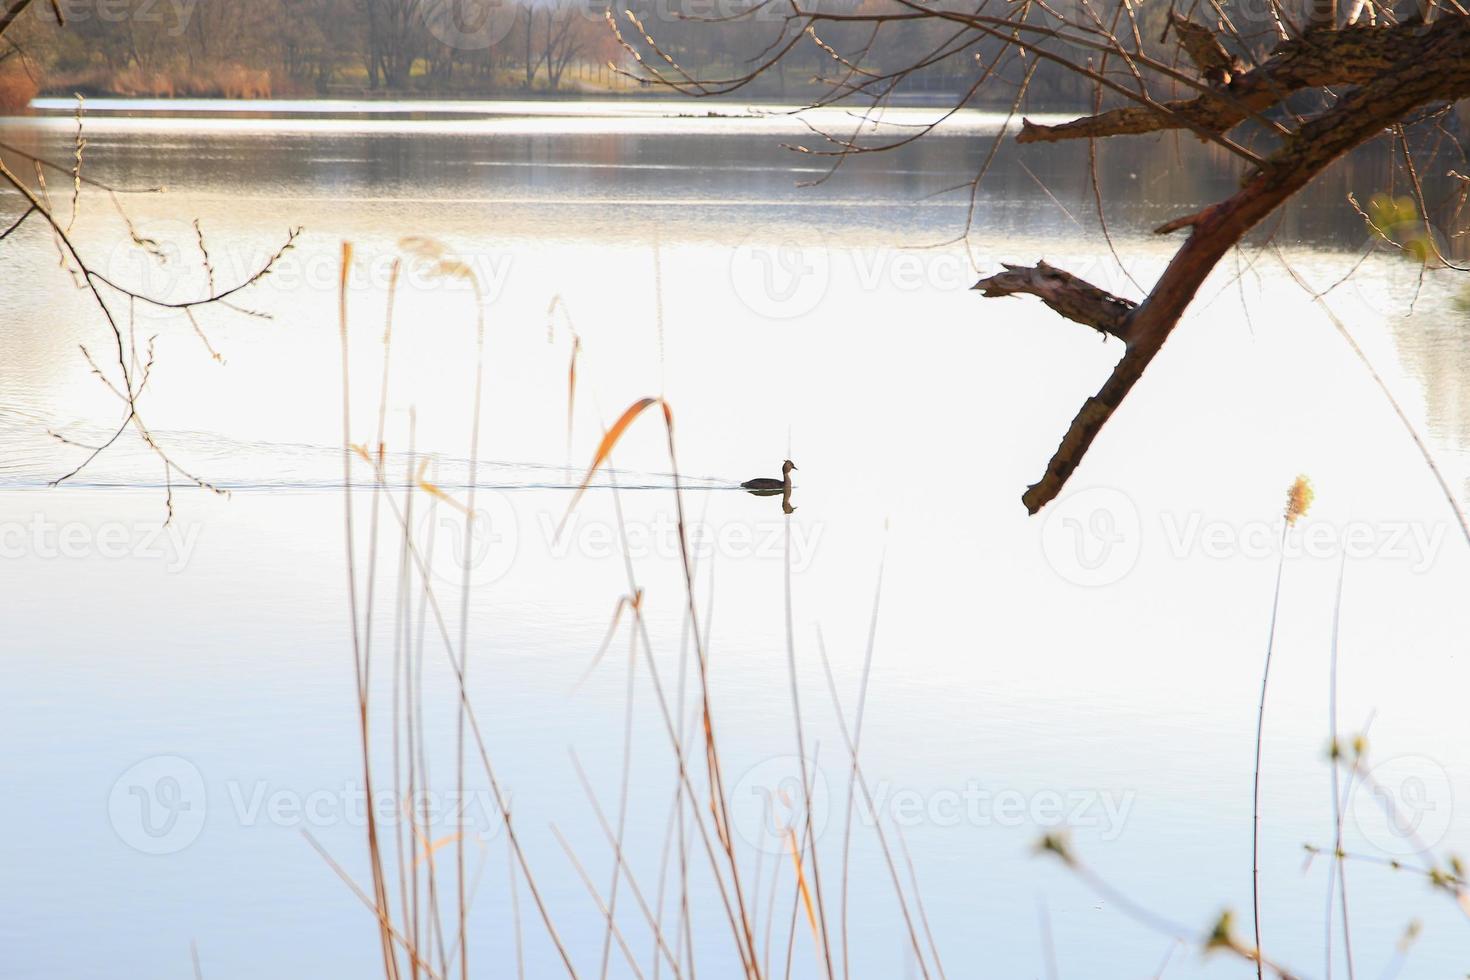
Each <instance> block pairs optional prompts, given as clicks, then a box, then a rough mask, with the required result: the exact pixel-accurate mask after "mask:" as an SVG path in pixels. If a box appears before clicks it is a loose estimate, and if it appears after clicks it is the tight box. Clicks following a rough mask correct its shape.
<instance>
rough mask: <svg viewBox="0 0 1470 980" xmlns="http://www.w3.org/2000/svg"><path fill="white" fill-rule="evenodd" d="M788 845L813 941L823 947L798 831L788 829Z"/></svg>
mask: <svg viewBox="0 0 1470 980" xmlns="http://www.w3.org/2000/svg"><path fill="white" fill-rule="evenodd" d="M786 843H787V844H788V845H789V846H790V848H791V860H792V862H793V863H794V864H795V865H796V887H797V889H798V890H799V891H800V892H801V904H802V905H803V906H805V907H806V921H807V924H808V925H810V926H811V927H812V939H813V940H814V941H815V942H816V943H817V945H818V946H819V947H820V946H821V937H820V936H819V935H818V934H817V912H816V909H815V908H814V907H813V906H812V893H811V892H810V891H808V890H807V887H806V870H805V869H804V868H802V866H801V848H800V847H798V846H797V844H796V831H795V830H793V829H792V828H790V827H787V828H786Z"/></svg>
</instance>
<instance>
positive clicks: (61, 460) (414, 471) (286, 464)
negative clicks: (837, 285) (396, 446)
mask: <svg viewBox="0 0 1470 980" xmlns="http://www.w3.org/2000/svg"><path fill="white" fill-rule="evenodd" d="M66 431H67V438H68V439H70V440H72V441H73V442H76V443H79V444H81V445H82V446H95V445H100V444H101V443H102V442H105V441H106V440H107V439H108V438H109V437H110V436H111V435H112V431H109V430H106V429H103V428H100V427H88V428H85V429H73V428H71V427H68V429H67V430H66ZM154 436H155V437H156V438H157V439H158V442H159V444H160V445H162V446H164V447H165V448H166V450H167V452H168V453H169V455H170V457H171V458H173V459H174V460H175V461H176V462H178V463H179V464H180V465H181V466H184V467H185V468H187V469H189V470H190V472H192V473H194V474H195V475H197V476H198V477H199V478H200V479H203V480H206V481H208V483H209V484H210V485H211V486H214V487H216V488H218V489H220V490H228V491H231V492H242V493H249V492H269V491H312V490H341V489H342V448H341V447H340V446H327V445H316V444H311V443H286V442H266V441H242V440H236V439H231V438H228V437H225V436H221V435H218V434H214V433H204V432H189V431H181V430H175V431H158V432H154ZM87 452H88V450H87V449H85V448H81V446H78V445H67V444H65V443H62V442H60V441H59V440H57V439H56V438H55V437H54V436H52V435H50V434H49V432H48V427H47V425H46V423H45V420H44V419H42V418H41V417H40V416H38V415H35V414H33V413H29V412H25V411H21V410H16V409H3V410H0V490H4V489H12V490H21V489H41V488H45V487H50V486H53V485H54V484H56V481H57V480H58V479H60V478H61V477H63V476H66V474H68V473H70V472H71V471H72V470H73V469H75V468H76V466H77V465H78V464H79V463H80V462H81V461H82V460H83V459H85V458H86V456H87ZM425 464H427V465H425ZM383 470H384V473H385V474H386V476H385V479H384V481H383V485H384V486H385V487H386V488H389V489H397V490H402V489H406V488H407V487H408V486H410V485H411V484H413V483H415V482H417V481H418V480H419V479H423V480H425V481H428V482H430V483H432V484H433V485H434V486H435V487H437V488H439V489H441V490H444V491H446V492H450V491H462V490H468V489H469V486H470V472H469V471H470V464H469V460H468V459H466V458H463V457H459V456H453V455H445V454H439V453H419V454H416V455H414V456H413V457H410V455H409V454H408V453H405V452H387V453H384V454H383ZM420 474H421V475H420ZM585 476H586V470H585V469H582V468H580V467H578V466H567V465H566V464H560V465H558V464H552V463H537V462H517V461H511V460H486V459H482V460H480V461H479V463H478V464H477V467H476V473H475V480H474V483H475V487H476V489H484V490H576V489H577V488H578V487H580V486H581V485H582V480H583V478H584V477H585ZM170 482H172V485H173V487H174V489H176V490H177V489H181V488H184V487H187V486H188V482H187V481H186V480H184V479H183V478H182V477H179V476H177V475H175V476H174V477H173V478H172V480H171V481H170V480H168V479H166V477H165V473H164V472H163V462H162V461H161V460H160V459H159V458H158V456H157V455H156V454H154V453H153V452H152V451H151V450H149V449H148V448H147V447H146V446H144V445H142V444H141V443H138V442H137V441H136V440H125V439H120V440H118V442H117V443H116V444H115V445H113V446H112V447H111V448H109V449H108V450H107V451H106V452H105V453H103V454H102V455H100V456H98V457H97V458H96V459H95V460H93V461H92V462H91V463H90V464H88V466H87V467H86V468H85V469H84V470H83V471H82V472H80V473H78V474H77V475H75V476H72V477H70V478H69V479H67V480H66V481H65V482H63V483H61V484H60V486H62V487H73V488H77V489H91V490H122V489H136V490H149V489H163V488H165V487H167V486H168V485H169V483H170ZM374 483H375V481H374V479H373V467H372V465H371V464H369V463H368V462H367V461H366V460H364V459H362V458H361V457H359V456H356V455H355V454H354V457H353V486H354V487H355V488H357V489H371V488H372V487H373V486H374ZM677 485H678V486H679V487H680V488H681V489H685V490H739V489H740V486H739V484H738V483H736V482H735V481H733V480H725V479H719V478H716V477H694V476H688V475H685V474H682V473H681V474H679V476H678V481H677ZM588 486H589V487H593V488H612V487H616V488H617V489H619V490H673V489H674V487H675V476H674V474H673V473H660V472H648V471H640V470H626V469H610V468H608V467H606V466H603V467H599V468H598V470H597V472H596V473H594V474H593V475H592V479H591V480H590V481H589V483H588Z"/></svg>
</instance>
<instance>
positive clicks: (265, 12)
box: [0, 0, 1084, 105]
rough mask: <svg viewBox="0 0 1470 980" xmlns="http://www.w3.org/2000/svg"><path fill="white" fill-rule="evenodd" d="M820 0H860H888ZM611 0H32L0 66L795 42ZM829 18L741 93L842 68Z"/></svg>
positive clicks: (568, 56) (440, 66) (35, 70)
mask: <svg viewBox="0 0 1470 980" xmlns="http://www.w3.org/2000/svg"><path fill="white" fill-rule="evenodd" d="M828 2H829V4H830V5H833V6H835V7H836V8H837V9H844V8H845V9H851V10H852V11H853V12H855V13H857V12H861V11H863V10H865V9H867V8H869V7H872V6H874V5H875V4H880V3H883V2H885V0H828ZM615 3H616V4H617V6H616V7H615V8H614V9H613V10H612V11H611V13H612V14H613V16H614V18H615V19H616V21H617V23H618V25H619V28H620V31H621V34H622V39H621V40H619V38H618V37H617V36H615V35H614V32H613V30H612V29H611V27H610V26H609V24H608V14H609V10H608V7H607V5H606V2H605V0H250V2H239V0H58V6H59V8H60V10H61V12H62V14H63V16H64V17H65V19H66V28H65V29H64V30H59V29H57V25H56V20H55V15H54V13H53V8H52V7H51V6H50V5H48V4H40V3H37V4H33V5H32V6H31V8H30V10H29V11H28V13H27V14H26V16H25V22H24V23H21V24H17V25H16V26H15V29H13V30H11V31H10V32H9V33H8V34H7V35H6V36H5V38H4V40H3V42H0V48H3V50H0V69H3V70H10V71H14V68H10V69H4V66H5V65H12V66H14V65H23V66H24V69H25V71H26V73H27V74H28V75H29V76H30V78H31V79H33V80H34V81H35V83H36V84H37V85H39V86H40V87H41V88H42V89H43V90H45V91H53V92H71V91H80V92H83V93H90V94H100V93H115V94H125V95H152V96H170V95H179V96H183V95H218V96H226V97H263V96H268V95H276V96H283V95H284V96H306V95H328V94H369V95H371V94H383V95H392V94H415V93H416V94H441V95H442V94H454V95H461V96H467V97H478V96H493V95H499V94H515V93H528V92H551V93H556V92H635V91H648V90H650V89H649V86H647V85H646V83H641V82H638V81H636V80H634V79H632V78H630V77H628V75H627V74H626V73H625V71H626V70H627V69H631V68H634V67H636V64H635V61H636V59H635V57H634V56H633V54H631V53H630V51H629V48H631V49H633V50H634V51H636V52H637V53H638V55H639V56H642V57H644V58H652V59H657V60H659V61H660V63H663V62H664V59H665V58H666V57H667V58H673V59H676V60H677V61H678V62H679V63H680V64H681V65H682V66H684V67H685V68H687V69H688V70H689V71H690V72H691V73H693V74H695V75H698V76H700V77H711V76H715V75H719V74H721V73H722V72H723V73H728V74H739V73H740V72H742V71H744V70H746V68H747V67H748V65H749V64H750V63H751V61H752V59H756V58H758V57H759V56H760V55H761V53H762V52H763V51H765V50H767V49H768V48H769V47H770V46H771V45H772V43H773V42H778V43H785V42H786V41H787V40H791V38H789V37H788V36H787V35H788V33H789V32H788V25H787V24H785V23H784V17H783V14H782V9H783V8H781V7H779V6H777V5H775V4H774V3H767V4H764V5H757V4H753V3H751V2H748V0H615ZM629 12H631V13H632V15H633V18H630V17H628V16H627V14H628V13H629ZM634 18H636V20H635V19H634ZM711 21H714V23H712V22H711ZM829 29H830V33H829V34H824V35H822V36H821V37H816V36H809V37H799V38H796V39H795V41H796V43H795V44H794V45H793V47H792V49H791V51H790V52H789V53H788V55H787V56H786V57H785V58H783V59H782V60H781V61H780V63H779V65H778V66H777V67H776V68H775V69H774V70H773V71H771V72H768V73H763V74H762V75H760V77H759V78H757V79H755V80H754V82H753V83H752V84H751V85H750V86H749V87H748V88H747V89H746V94H747V95H749V96H751V97H787V98H807V97H809V96H811V95H812V93H813V92H815V91H817V90H818V89H821V88H823V87H824V86H828V85H830V84H831V83H832V82H833V80H834V78H835V77H837V76H840V75H841V74H842V73H843V71H844V68H843V56H844V52H847V51H856V50H858V49H860V48H861V47H862V46H863V45H864V44H865V43H866V38H865V36H864V31H863V28H862V27H861V26H860V25H854V26H853V27H852V29H850V30H847V29H844V26H843V25H840V24H838V25H829ZM945 29H946V28H945V25H944V24H943V23H942V22H939V21H926V20H919V21H915V22H913V23H910V24H898V25H894V27H893V29H892V34H893V35H895V37H894V38H892V39H891V40H890V42H889V46H888V48H887V49H886V50H890V51H899V52H902V51H906V50H913V51H925V50H930V49H932V48H933V47H935V45H936V44H939V43H941V42H942V40H943V39H942V34H943V33H944V31H945ZM898 35H902V36H898ZM650 37H651V38H652V39H653V42H652V43H650V41H649V38H650ZM895 41H896V42H897V43H896V44H895V43H894V42H895ZM999 44H1000V42H998V41H997V42H994V44H993V45H992V44H986V43H979V44H976V45H975V52H974V57H973V58H970V59H955V58H950V59H945V60H942V61H940V62H937V63H935V64H933V65H929V66H921V67H918V68H916V69H915V70H914V71H912V72H911V73H910V74H909V75H908V76H907V77H906V78H905V79H904V82H903V85H902V86H900V88H899V89H898V94H899V95H900V96H904V95H910V96H914V97H917V98H922V97H924V96H925V95H929V94H932V95H935V96H941V97H942V96H948V95H951V94H953V93H955V92H963V91H965V90H966V89H968V88H970V87H971V86H972V85H974V84H975V82H976V80H977V79H978V78H979V76H980V74H981V72H982V71H983V70H984V67H983V66H984V65H985V63H986V61H987V58H988V52H987V49H988V48H989V47H992V46H999ZM1028 69H1029V70H1031V71H1032V72H1033V77H1032V79H1031V81H1030V86H1029V93H1030V95H1029V97H1030V100H1031V102H1032V103H1033V104H1035V103H1037V102H1047V101H1053V102H1057V103H1072V104H1075V103H1077V102H1079V101H1080V100H1081V99H1082V97H1083V94H1084V90H1083V87H1082V84H1081V83H1080V82H1079V80H1078V78H1077V76H1076V75H1075V74H1074V73H1069V72H1066V71H1063V70H1060V69H1056V68H1055V66H1052V65H1048V64H1040V65H1032V66H1027V65H1025V64H1010V63H1008V64H1007V65H1006V68H1005V71H1003V72H1001V73H1000V74H1001V75H1002V76H1005V75H1009V76H1011V77H1009V78H1005V77H1002V78H1000V79H998V81H1000V82H1002V83H1005V82H1009V83H1010V84H1011V85H1012V86H1013V87H1014V86H1018V85H1019V84H1020V80H1021V76H1022V74H1023V73H1024V72H1026V71H1027V70H1028ZM1000 87H1001V86H987V87H986V89H985V91H986V93H988V94H987V95H986V99H987V102H986V103H985V104H990V105H995V104H999V103H1003V102H1004V101H1005V98H1004V97H1003V95H997V94H996V92H997V91H998V90H999V88H1000Z"/></svg>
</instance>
